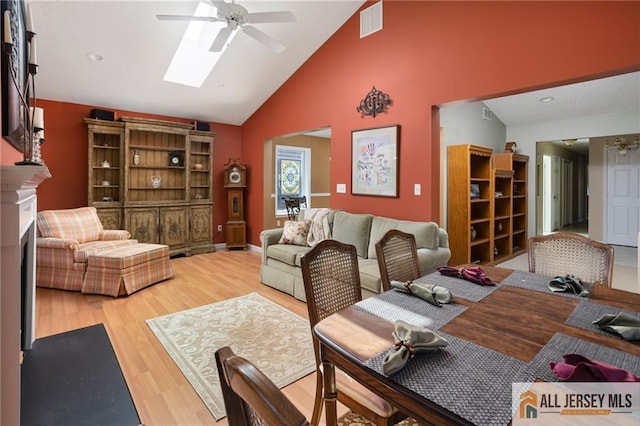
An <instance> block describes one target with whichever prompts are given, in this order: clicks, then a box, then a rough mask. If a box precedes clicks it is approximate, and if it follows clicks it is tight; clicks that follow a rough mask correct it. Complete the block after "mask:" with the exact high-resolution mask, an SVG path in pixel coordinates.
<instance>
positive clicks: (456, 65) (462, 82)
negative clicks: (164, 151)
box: [0, 0, 640, 245]
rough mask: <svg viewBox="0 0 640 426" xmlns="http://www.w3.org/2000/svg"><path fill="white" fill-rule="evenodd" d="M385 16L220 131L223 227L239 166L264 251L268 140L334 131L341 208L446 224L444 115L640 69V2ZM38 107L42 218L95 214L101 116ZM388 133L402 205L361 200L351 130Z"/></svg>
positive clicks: (402, 6)
mask: <svg viewBox="0 0 640 426" xmlns="http://www.w3.org/2000/svg"><path fill="white" fill-rule="evenodd" d="M368 5H369V3H368V4H366V5H365V6H368ZM383 8H384V12H383V16H384V29H383V30H382V31H380V32H377V33H374V34H372V35H370V36H368V37H365V38H364V39H360V38H359V13H355V14H354V16H353V17H352V18H351V19H349V20H348V21H347V23H346V24H345V25H344V26H343V27H342V28H340V29H339V30H338V31H337V32H336V34H335V35H334V36H332V37H331V38H330V39H329V40H328V41H327V42H326V43H325V44H324V45H323V46H322V47H321V48H320V49H319V50H318V51H317V52H316V53H315V54H314V55H313V56H312V57H311V58H310V59H309V60H308V61H307V62H306V63H305V64H304V65H303V66H302V67H301V68H300V69H299V70H298V71H297V72H296V73H295V74H294V75H293V76H291V78H290V79H289V80H288V81H287V82H286V83H285V84H284V85H283V86H282V87H281V88H280V89H279V90H278V91H277V92H276V93H275V94H274V95H273V96H272V97H271V98H270V99H269V100H268V101H267V102H265V104H264V105H263V106H262V107H261V108H259V109H258V110H257V111H256V112H255V113H254V114H253V116H252V117H251V118H250V119H249V120H247V121H246V122H245V123H244V124H243V126H242V128H238V127H237V126H227V125H220V124H213V125H212V129H213V130H214V131H217V132H218V136H217V137H216V142H215V145H214V155H215V157H214V162H215V164H214V168H215V170H216V171H217V172H216V175H215V176H214V179H215V185H214V191H215V195H214V200H215V206H214V210H215V213H214V214H215V218H214V221H215V223H216V224H218V223H223V222H224V221H226V207H225V206H226V194H225V192H224V190H223V189H222V186H221V185H222V184H221V182H222V175H221V173H222V165H223V164H224V163H225V162H226V161H227V160H228V158H229V157H237V156H239V157H240V158H241V159H242V161H243V162H246V163H247V165H248V170H249V172H248V174H247V176H248V180H249V186H248V188H247V192H246V194H247V198H246V211H247V215H248V240H249V243H251V244H255V245H259V244H260V242H259V233H260V231H261V230H262V228H263V225H262V221H263V213H262V200H263V189H262V176H263V144H264V141H265V139H267V138H270V137H274V136H278V135H283V134H290V133H294V132H298V131H302V130H307V129H314V128H319V127H324V126H331V127H332V143H331V188H335V185H336V184H337V183H346V184H347V188H348V190H347V193H346V194H336V193H333V192H332V194H331V207H333V208H338V209H343V210H347V211H351V212H368V213H373V214H378V215H384V216H390V217H397V218H404V219H414V220H435V221H440V218H439V209H440V206H439V198H440V194H439V187H440V170H439V161H440V156H441V155H443V153H441V152H440V149H439V144H440V141H439V140H438V135H439V122H438V120H437V116H438V115H437V111H436V112H435V113H434V112H432V109H433V106H434V105H436V106H437V105H440V104H442V103H446V102H450V101H454V100H462V99H470V100H480V99H485V98H489V97H495V96H500V95H505V94H510V93H515V92H519V91H526V90H532V89H540V88H543V87H549V86H554V85H558V84H566V83H571V82H577V81H582V80H587V79H592V78H596V77H604V76H609V75H613V74H619V73H622V72H629V71H635V70H640V2H635V1H633V2H631V1H630V2H432V1H421V2H418V1H392V0H385V2H384V4H383ZM373 85H375V86H376V88H378V89H379V90H382V91H384V92H386V93H388V94H389V95H390V96H391V99H392V100H393V105H392V106H391V107H390V108H389V112H388V114H382V115H378V116H377V117H376V118H375V119H374V118H371V117H366V118H361V117H360V115H359V113H357V112H356V106H357V105H358V104H359V102H360V100H361V99H362V98H363V97H364V96H365V95H366V94H367V93H368V92H369V91H370V90H371V87H372V86H373ZM38 102H39V104H40V105H41V106H43V107H44V109H45V124H46V127H47V129H46V137H47V142H46V143H45V144H44V145H43V156H44V159H45V161H46V163H47V165H48V166H49V167H50V169H51V172H52V175H53V178H51V179H49V180H47V181H45V182H44V183H43V185H42V187H41V190H39V192H38V193H39V204H40V205H39V208H40V209H45V208H47V209H49V208H69V207H77V206H81V205H86V201H87V200H86V178H87V169H86V168H87V165H86V155H87V147H86V128H85V126H84V123H83V121H82V118H84V117H88V116H89V110H90V109H91V108H92V107H90V106H85V105H74V104H68V103H61V102H53V101H38ZM118 113H119V114H120V115H135V116H148V115H145V114H141V113H130V112H124V111H121V112H120V111H119V112H118ZM432 115H433V117H434V118H432ZM149 117H152V118H161V119H162V118H164V119H171V120H175V121H178V120H179V119H176V118H167V117H158V116H149ZM185 121H186V120H185ZM389 124H399V125H400V126H401V136H400V160H399V161H400V180H399V197H398V198H377V197H363V196H352V195H351V194H350V187H351V174H350V173H351V131H352V130H355V129H363V128H370V127H380V126H385V125H389ZM470 142H472V141H470ZM240 145H241V152H240ZM0 148H1V151H0V152H1V153H2V159H1V162H2V163H3V164H8V163H12V162H13V161H15V160H17V159H20V158H21V157H20V155H19V154H17V151H15V150H14V149H13V148H12V147H10V146H9V145H8V143H7V142H5V141H4V140H3V141H2V145H1V146H0ZM240 154H241V155H240ZM415 183H420V184H421V185H422V195H421V196H414V195H413V185H414V184H415ZM450 232H451V230H450ZM220 237H221V236H218V238H216V241H217V242H220V241H222V239H221V238H220Z"/></svg>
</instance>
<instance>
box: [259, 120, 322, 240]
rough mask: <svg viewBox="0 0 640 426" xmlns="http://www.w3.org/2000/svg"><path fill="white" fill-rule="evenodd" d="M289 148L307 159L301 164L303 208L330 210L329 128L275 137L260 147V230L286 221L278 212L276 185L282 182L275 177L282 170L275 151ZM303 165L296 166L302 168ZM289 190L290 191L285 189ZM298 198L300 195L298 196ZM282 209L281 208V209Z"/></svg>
mask: <svg viewBox="0 0 640 426" xmlns="http://www.w3.org/2000/svg"><path fill="white" fill-rule="evenodd" d="M278 147H280V149H282V148H283V147H289V148H290V150H292V151H300V152H306V153H308V155H306V156H305V158H307V160H306V161H304V163H305V164H306V166H305V170H304V172H302V171H301V173H302V174H304V176H306V178H305V179H304V180H305V181H306V185H308V188H307V189H305V194H304V195H307V194H308V195H307V203H306V207H307V208H311V207H313V208H320V207H330V199H331V191H330V187H331V128H330V127H325V128H321V129H314V130H308V131H303V132H297V133H292V134H289V135H281V136H276V137H274V138H270V139H267V140H266V141H265V144H264V156H263V158H264V164H263V167H264V173H263V181H262V183H263V194H264V197H263V209H262V211H263V227H264V229H270V228H281V227H282V226H284V221H285V220H287V219H288V215H287V213H286V209H284V208H280V209H279V208H278V203H277V201H278V199H277V197H278V195H277V194H278V193H280V192H282V191H277V190H276V184H277V182H282V177H281V176H280V179H278V177H277V176H276V174H277V173H278V170H280V169H281V168H282V167H280V166H282V162H280V163H278V161H277V160H278V158H279V157H278V156H277V154H276V151H277V149H279V148H278ZM302 163H303V162H300V164H301V165H302ZM288 189H290V188H288ZM301 195H302V194H301ZM282 207H284V206H282Z"/></svg>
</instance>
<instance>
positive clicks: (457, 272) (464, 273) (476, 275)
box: [438, 266, 496, 285]
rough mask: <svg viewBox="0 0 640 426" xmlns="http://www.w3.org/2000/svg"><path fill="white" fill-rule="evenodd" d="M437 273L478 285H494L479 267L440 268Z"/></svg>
mask: <svg viewBox="0 0 640 426" xmlns="http://www.w3.org/2000/svg"><path fill="white" fill-rule="evenodd" d="M438 272H440V273H441V274H442V275H447V276H449V277H458V278H462V279H463V280H467V281H471V282H472V283H475V284H480V285H496V283H494V282H493V281H492V280H491V278H489V277H488V276H487V274H486V273H485V272H484V271H483V270H482V269H481V268H480V267H479V266H472V267H470V268H453V267H451V266H440V267H438Z"/></svg>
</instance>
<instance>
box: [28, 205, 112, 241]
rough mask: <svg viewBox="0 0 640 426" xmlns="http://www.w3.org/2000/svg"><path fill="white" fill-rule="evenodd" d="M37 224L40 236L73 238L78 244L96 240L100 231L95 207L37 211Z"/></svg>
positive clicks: (100, 226) (100, 227) (100, 224)
mask: <svg viewBox="0 0 640 426" xmlns="http://www.w3.org/2000/svg"><path fill="white" fill-rule="evenodd" d="M37 224H38V232H39V234H40V235H41V236H42V237H54V238H64V239H67V240H75V241H77V242H78V243H80V244H82V243H84V242H87V241H95V240H97V239H98V238H99V236H100V231H102V223H101V222H100V218H99V217H98V214H97V212H96V208H95V207H81V208H79V209H66V210H43V211H41V212H39V213H38V218H37Z"/></svg>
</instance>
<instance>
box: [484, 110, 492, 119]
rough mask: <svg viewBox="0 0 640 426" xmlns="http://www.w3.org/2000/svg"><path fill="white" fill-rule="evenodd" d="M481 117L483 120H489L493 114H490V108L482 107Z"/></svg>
mask: <svg viewBox="0 0 640 426" xmlns="http://www.w3.org/2000/svg"><path fill="white" fill-rule="evenodd" d="M482 118H484V119H485V120H491V119H492V118H493V114H491V110H490V109H489V108H487V107H482Z"/></svg>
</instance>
